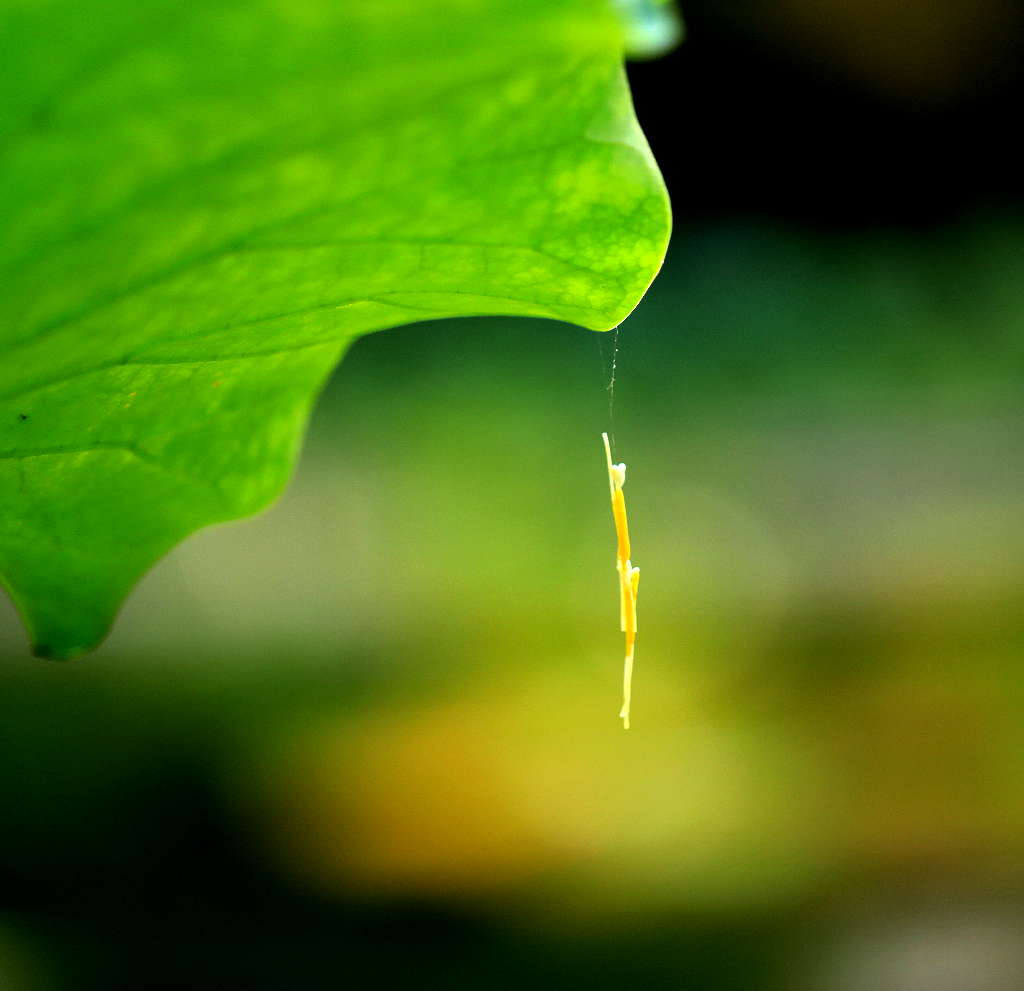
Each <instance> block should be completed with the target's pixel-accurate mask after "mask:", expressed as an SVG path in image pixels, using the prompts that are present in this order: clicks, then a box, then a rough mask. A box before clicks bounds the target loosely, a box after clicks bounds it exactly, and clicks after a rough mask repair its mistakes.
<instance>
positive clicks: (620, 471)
mask: <svg viewBox="0 0 1024 991" xmlns="http://www.w3.org/2000/svg"><path fill="white" fill-rule="evenodd" d="M612 481H613V482H614V483H615V488H617V489H621V488H622V486H623V485H625V484H626V466H625V465H624V464H618V465H612Z"/></svg>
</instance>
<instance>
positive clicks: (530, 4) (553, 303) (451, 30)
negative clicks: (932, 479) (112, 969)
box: [0, 0, 669, 656]
mask: <svg viewBox="0 0 1024 991" xmlns="http://www.w3.org/2000/svg"><path fill="white" fill-rule="evenodd" d="M622 34H623V30H622V26H621V25H620V23H619V20H618V19H617V17H616V16H615V14H614V13H613V11H612V8H611V6H610V5H608V4H606V3H604V2H603V0H558V2H555V3H552V2H550V0H543V2H540V0H527V2H523V0H498V2H495V0H469V2H467V0H432V2H429V3H428V2H422V0H416V2H402V3H398V4H395V3H387V4H365V3H360V2H337V0H295V2H292V0H289V2H287V3H278V2H274V0H265V2H257V3H252V2H248V0H246V2H236V0H229V2H222V0H201V2H191V3H184V4H183V3H180V2H176V0H175V2H166V0H148V2H144V3H137V2H131V3H127V2H124V0H98V2H91V3H86V4H82V3H78V2H64V0H54V2H48V3H44V4H38V3H34V2H24V0H5V2H4V3H3V4H2V6H0V41H2V45H3V50H4V52H5V59H6V64H5V69H4V73H3V84H2V90H0V279H2V281H3V284H4V292H3V294H2V296H0V347H2V356H3V357H2V364H0V572H2V578H3V581H4V582H5V583H6V585H7V586H8V588H9V589H10V591H11V593H12V595H13V598H14V599H15V601H16V602H17V603H18V605H19V607H20V609H21V611H22V612H23V614H24V617H25V619H26V622H27V624H28V626H29V629H30V632H31V635H32V639H33V641H34V643H35V649H36V651H37V652H38V653H41V654H47V655H54V656H68V655H70V654H72V653H75V652H77V651H79V650H81V649H84V648H88V647H90V646H92V645H94V644H95V643H96V642H97V641H98V640H99V639H100V638H101V637H102V636H103V634H104V633H105V631H106V629H107V627H108V626H109V624H110V621H111V618H112V616H113V614H114V612H115V610H116V609H117V607H118V605H119V603H120V601H121V599H122V598H123V597H124V595H125V594H126V592H127V591H128V590H129V589H130V588H131V587H132V585H133V584H134V582H135V581H136V580H137V578H138V576H139V575H140V573H141V572H142V571H144V570H145V569H146V568H147V567H148V566H149V565H150V564H151V563H152V562H153V561H154V560H155V559H156V558H157V557H158V556H159V555H161V554H162V553H164V552H165V551H166V550H167V549H168V548H169V547H170V546H171V545H173V544H174V543H176V542H177V541H178V540H180V539H181V538H182V537H183V536H185V535H186V534H188V533H190V532H191V531H193V530H195V529H196V528H198V527H200V526H202V525H203V524H206V523H210V522H214V521H217V520H224V519H230V518H234V517H237V516H240V515H244V514H247V513H251V512H254V511H255V510H257V509H259V508H261V507H263V506H265V505H266V504H267V503H268V501H269V500H271V499H272V498H273V497H274V496H275V495H276V494H277V493H278V491H279V490H280V488H281V487H282V485H283V483H284V481H285V479H286V477H287V475H288V473H289V471H290V469H291V466H292V464H293V462H294V459H295V454H296V449H297V446H298V443H299V440H300V436H301V433H302V431H303V428H304V426H305V423H306V419H307V416H308V411H309V407H310V404H311V402H312V400H313V396H314V394H315V393H316V391H317V390H318V389H319V387H320V385H321V384H322V382H323V380H324V378H325V376H326V375H327V374H328V373H329V372H330V370H331V369H332V368H333V367H334V365H335V364H336V363H337V361H338V359H339V357H340V355H341V353H342V351H343V350H344V347H345V345H346V344H347V343H348V342H349V341H351V340H352V339H353V338H354V337H356V336H358V335H360V334H363V333H366V332H368V331H371V330H377V329H381V328H384V327H390V326H394V325H396V324H401V323H407V322H409V321H416V320H422V319H425V318H427V317H436V316H456V315H464V314H483V313H498V314H523V315H531V316H546V317H555V318H559V319H562V320H568V321H572V322H576V323H579V324H582V325H584V326H587V327H591V328H593V329H597V330H604V329H607V328H609V327H611V326H614V325H615V324H617V323H619V322H620V321H621V320H622V319H623V318H624V317H625V316H626V314H627V313H629V311H630V310H631V309H632V308H633V306H634V305H635V304H636V302H637V300H638V299H639V298H640V296H641V295H642V294H643V292H644V290H645V289H646V287H647V286H648V284H649V283H650V281H651V279H652V278H653V276H654V274H655V272H656V271H657V268H658V266H659V265H660V262H661V259H662V256H663V254H664V248H665V243H666V239H667V236H668V223H669V220H668V203H667V198H666V195H665V192H664V188H663V186H662V184H661V180H660V177H659V175H658V172H657V169H656V168H655V167H654V164H653V161H652V159H651V157H650V153H649V152H648V150H647V146H646V144H645V142H644V139H643V136H642V135H641V134H640V131H639V129H638V127H637V125H636V121H635V119H634V117H633V113H632V108H631V106H630V101H629V94H628V89H627V86H626V83H625V81H624V78H623V71H622V65H621V60H622V48H623V38H622ZM365 415H375V414H373V413H372V412H371V411H370V407H369V406H368V408H367V411H366V414H365ZM268 579H269V580H271V581H273V579H272V576H268ZM225 580H229V576H225Z"/></svg>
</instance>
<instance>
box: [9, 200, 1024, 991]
mask: <svg viewBox="0 0 1024 991" xmlns="http://www.w3.org/2000/svg"><path fill="white" fill-rule="evenodd" d="M1022 257H1024V224H1020V223H1018V222H1017V221H1015V220H1013V219H1008V218H1007V216H1005V215H998V216H996V215H988V216H986V215H981V214H979V215H977V216H975V217H974V218H973V219H971V220H969V221H960V222H958V223H952V224H947V225H944V226H942V227H941V228H938V229H933V230H930V231H928V232H919V233H914V232H898V233H894V232H892V231H882V230H875V231H864V232H860V233H837V232H831V233H818V234H812V233H808V232H807V231H806V230H803V231H798V230H796V229H795V228H790V227H786V226H783V225H780V224H769V223H767V222H753V221H724V220H721V219H720V220H718V221H716V222H714V223H710V222H709V223H707V224H704V225H701V226H695V225H692V224H690V225H689V226H687V227H686V228H684V229H681V230H680V231H679V232H678V233H677V237H676V243H675V247H674V249H673V250H672V252H671V253H670V256H669V259H668V261H667V263H666V266H665V269H664V271H663V274H662V276H661V278H660V279H659V280H658V281H657V282H656V283H655V286H654V288H653V289H652V291H651V293H650V295H649V296H648V298H647V300H646V301H645V303H644V304H642V306H641V307H640V309H639V310H638V311H637V312H636V314H635V315H634V316H633V317H632V318H630V320H628V321H627V323H626V324H625V325H624V326H623V328H622V330H621V331H620V333H619V336H618V349H617V354H616V355H615V357H614V361H615V365H616V375H615V388H614V405H613V409H612V412H611V415H610V414H609V398H610V397H609V393H608V384H609V377H610V370H611V365H612V361H613V352H614V351H615V339H614V337H613V336H612V335H596V334H592V333H589V332H586V331H583V330H578V329H575V328H571V327H568V326H556V325H552V324H550V323H542V322H539V321H536V322H535V321H527V320H464V321H453V322H446V323H443V322H442V323H436V324H431V325H418V326H413V327H408V328H404V329H401V330H395V331H388V332H386V333H382V334H378V335H373V336H371V337H367V338H365V339H363V340H361V341H360V342H358V343H357V344H356V345H355V346H354V348H353V349H352V351H351V353H350V354H349V356H348V357H347V358H346V360H345V362H344V363H343V364H342V366H341V367H340V369H339V370H338V371H337V373H336V374H335V376H334V378H333V379H332V381H331V383H330V385H329V386H328V389H327V391H326V393H325V395H324V396H323V398H322V401H321V403H320V405H319V407H318V410H317V413H316V415H315V417H314V422H313V426H312V428H311V432H310V435H309V437H308V440H307V444H306V450H305V454H304V456H303V459H302V462H301V465H300V469H299V472H298V475H297V478H296V479H295V480H294V482H293V484H292V485H291V487H290V489H289V491H288V493H287V495H286V496H285V498H284V499H283V500H282V502H281V503H280V504H279V505H277V506H276V507H275V508H273V509H272V510H271V511H269V512H268V513H267V514H265V515H264V516H263V517H261V518H259V519H257V520H254V521H248V522H242V523H239V524H233V525H230V526H226V527H222V528H216V529H213V530H208V531H205V532H203V533H201V534H199V535H198V536H196V537H194V538H192V539H191V540H190V541H188V542H187V543H185V544H184V545H183V546H182V547H181V548H180V549H179V550H178V551H176V552H175V553H174V554H173V555H172V557H171V558H170V559H169V560H167V561H165V562H163V563H162V564H160V565H159V566H158V567H157V569H156V570H155V571H154V572H153V573H152V574H151V575H150V576H149V577H148V578H147V579H146V580H145V582H144V583H143V585H142V586H141V587H140V588H139V589H138V590H137V591H136V593H135V594H134V596H133V597H132V599H131V600H130V601H129V603H128V605H127V607H126V609H125V611H124V613H123V615H122V617H121V620H120V622H119V624H118V626H117V628H116V630H115V633H114V634H113V636H112V637H111V639H110V640H109V642H108V643H107V645H106V646H105V647H104V648H103V649H102V650H101V651H100V652H99V653H98V654H96V655H95V656H93V657H90V658H87V659H84V660H81V661H77V662H73V663H71V664H68V665H57V664H52V663H44V662H41V661H38V660H33V659H31V658H28V657H27V656H25V652H24V648H23V644H22V640H21V632H20V630H19V628H18V626H17V624H16V622H15V618H14V615H13V611H12V610H10V609H9V607H7V606H4V610H5V611H4V615H3V625H2V633H0V636H2V644H3V647H2V650H3V659H2V667H3V683H2V690H0V736H2V746H0V808H2V815H0V987H3V988H4V991H40V989H60V991H63V989H65V988H67V989H72V988H73V989H76V991H78V989H87V991H92V989H97V991H98V989H103V991H117V989H122V988H123V989H129V988H131V989H137V988H140V987H152V988H172V987H173V988H182V987H188V988H207V987H209V988H214V987H216V988H226V987H227V988H235V987H237V988H246V989H250V991H260V989H271V988H273V989H278V988H287V989H293V988H337V987H345V986H348V985H350V984H351V985H355V984H361V983H367V984H370V983H372V984H373V985H374V986H377V987H386V988H390V987H394V988H404V987H419V986H424V985H425V986H428V987H436V988H453V989H455V988H480V987H486V988H490V987H522V986H523V985H524V984H531V983H532V984H533V985H535V986H538V987H544V988H575V987H590V988H613V987H614V988H640V987H643V988H652V989H660V988H666V989H668V988H673V989H675V988H682V989H689V988H694V989H698V988H699V989H702V991H715V989H725V988H729V989H732V988H742V989H744V991H759V989H772V991H775V989H792V991H879V989H893V991H911V989H917V988H928V989H929V991H934V989H938V991H944V989H947V988H948V989H951V991H952V989H956V991H962V989H965V988H968V987H970V988H978V989H982V991H1002V989H1006V991H1010V989H1014V988H1017V987H1020V986H1021V984H1022V983H1024V960H1022V956H1021V950H1020V947H1019V941H1018V939H1017V933H1018V931H1019V925H1020V904H1021V903H1020V897H1019V896H1020V894H1021V888H1022V884H1024V876H1022V866H1024V720H1022V719H1021V713H1022V711H1024V705H1022V703H1024V699H1022V697H1021V694H1022V693H1021V688H1020V674H1019V668H1020V649H1021V646H1022V642H1024V610H1022V609H1021V601H1022V592H1024V526H1022V523H1021V520H1022V518H1024V515H1022V509H1024V497H1022V492H1024V453H1022V451H1024V445H1022V442H1024V421H1022V420H1021V416H1020V409H1019V407H1020V387H1019V382H1020V375H1021V365H1022V361H1021V359H1022V344H1021V342H1022V340H1024V337H1022V335H1021V325H1022V321H1024V279H1022V278H1021V259H1022ZM609 426H610V427H611V429H612V430H613V432H614V437H615V442H616V456H617V457H618V458H620V459H622V460H624V461H626V462H627V463H628V465H629V482H628V488H627V491H628V496H629V500H630V509H631V522H632V529H633V543H634V560H635V562H636V563H637V564H639V565H640V566H641V568H642V569H643V574H644V583H643V586H642V589H641V597H640V636H639V640H638V655H637V669H636V681H635V685H634V714H633V723H634V728H633V729H632V730H631V731H630V732H629V733H624V732H623V731H622V730H621V728H620V724H619V722H618V720H617V719H616V713H617V711H618V705H619V689H620V665H621V646H622V645H621V634H620V633H619V632H618V630H617V623H616V593H615V576H614V569H613V537H612V529H611V519H610V513H609V511H608V507H607V495H606V493H607V489H606V482H605V478H604V474H603V472H604V468H603V461H602V452H601V448H600V439H599V435H600V431H601V430H603V429H607V428H608V427H609Z"/></svg>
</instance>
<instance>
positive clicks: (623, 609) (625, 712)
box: [601, 434, 640, 729]
mask: <svg viewBox="0 0 1024 991" xmlns="http://www.w3.org/2000/svg"><path fill="white" fill-rule="evenodd" d="M601 439H602V440H603V441H604V453H605V458H606V459H607V461H608V489H609V492H610V493H611V498H612V518H613V519H614V520H615V536H616V538H617V547H616V553H615V570H616V571H617V572H618V574H619V625H620V627H621V628H622V632H623V633H625V634H626V660H625V665H624V668H623V673H622V709H621V711H620V712H619V716H620V718H621V719H622V725H623V727H624V728H625V729H629V707H630V701H631V697H632V694H633V653H634V646H635V643H636V597H637V592H638V591H639V589H640V569H639V568H634V567H633V564H632V562H631V561H630V559H629V554H630V548H629V521H628V519H627V517H626V498H625V496H624V495H623V494H622V486H623V485H625V484H626V466H625V465H624V464H618V465H616V464H612V447H611V444H610V443H609V442H608V435H607V434H601Z"/></svg>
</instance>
